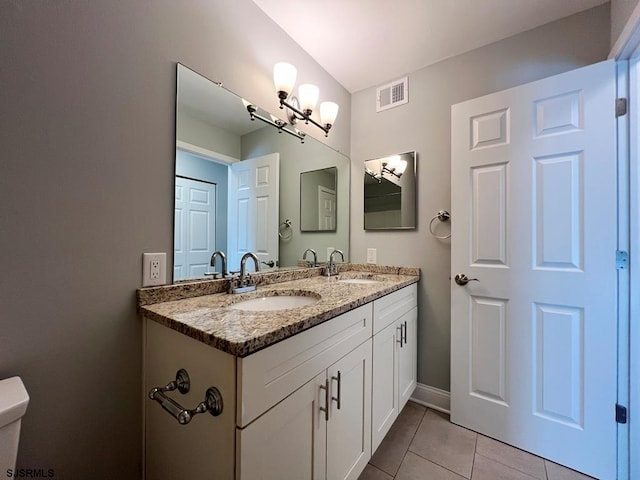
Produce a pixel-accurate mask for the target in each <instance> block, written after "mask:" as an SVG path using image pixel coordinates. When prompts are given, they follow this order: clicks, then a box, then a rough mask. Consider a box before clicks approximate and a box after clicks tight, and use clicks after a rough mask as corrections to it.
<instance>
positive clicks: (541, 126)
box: [451, 62, 617, 480]
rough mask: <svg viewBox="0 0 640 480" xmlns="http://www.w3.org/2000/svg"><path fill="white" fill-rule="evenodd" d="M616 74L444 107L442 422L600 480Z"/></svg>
mask: <svg viewBox="0 0 640 480" xmlns="http://www.w3.org/2000/svg"><path fill="white" fill-rule="evenodd" d="M614 73H615V65H614V63H613V62H603V63H599V64H596V65H592V66H589V67H585V68H581V69H579V70H575V71H572V72H568V73H565V74H562V75H558V76H555V77H551V78H548V79H545V80H541V81H537V82H534V83H530V84H527V85H523V86H520V87H516V88H513V89H510V90H506V91H503V92H499V93H496V94H492V95H488V96H486V97H482V98H478V99H475V100H471V101H468V102H464V103H461V104H458V105H454V106H453V107H452V193H451V194H452V216H453V218H454V219H455V221H454V222H453V223H452V253H451V267H452V270H451V278H452V286H451V370H452V371H451V420H452V421H453V422H454V423H457V424H460V425H463V426H465V427H468V428H470V429H472V430H475V431H478V432H481V433H483V434H485V435H488V436H490V437H494V438H497V439H499V440H502V441H504V442H506V443H509V444H512V445H515V446H517V447H519V448H522V449H524V450H528V451H530V452H533V453H535V454H538V455H540V456H543V457H545V458H549V459H551V460H553V461H555V462H558V463H561V464H564V465H567V466H569V467H571V468H574V469H576V470H580V471H583V472H585V473H587V474H589V475H592V476H595V477H597V478H599V479H602V480H612V479H614V478H615V477H616V430H617V429H616V423H615V414H614V408H615V403H616V383H617V381H616V376H617V367H616V358H617V344H616V338H617V337H616V335H617V333H616V330H617V328H616V318H617V317H616V315H617V302H616V297H617V291H616V279H617V274H616V266H615V252H616V246H617V238H616V232H617V214H616V208H617V190H616V188H617V187H616V176H617V172H616V150H615V141H616V140H615V139H616V131H615V117H614V113H613V105H614V100H615V88H614V78H615V77H614ZM459 273H463V274H466V275H467V276H468V277H469V278H474V279H476V278H477V279H478V280H479V281H470V282H469V283H468V284H466V285H464V286H460V285H458V284H456V283H457V282H455V281H453V279H454V277H455V275H456V274H459Z"/></svg>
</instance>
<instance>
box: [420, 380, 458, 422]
mask: <svg viewBox="0 0 640 480" xmlns="http://www.w3.org/2000/svg"><path fill="white" fill-rule="evenodd" d="M411 401H413V402H416V403H419V404H420V405H424V406H425V407H429V408H433V409H434V410H438V411H439V412H444V413H447V414H449V413H451V394H450V393H449V392H447V391H445V390H440V389H439V388H436V387H431V386H429V385H424V384H422V383H418V384H417V385H416V389H415V390H414V391H413V395H411Z"/></svg>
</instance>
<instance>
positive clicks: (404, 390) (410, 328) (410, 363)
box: [396, 308, 418, 410]
mask: <svg viewBox="0 0 640 480" xmlns="http://www.w3.org/2000/svg"><path fill="white" fill-rule="evenodd" d="M396 325H397V326H398V327H399V328H400V329H401V330H402V333H403V340H402V342H401V343H398V344H397V345H398V407H399V410H402V408H403V407H404V406H405V405H406V403H407V401H408V400H409V398H411V395H412V394H413V391H414V390H415V389H416V381H417V376H418V342H417V339H416V337H417V334H418V328H417V325H418V309H417V308H414V309H413V310H411V311H410V312H408V313H405V314H404V315H403V316H402V317H400V319H399V320H398V323H397V324H396ZM398 331H400V330H398Z"/></svg>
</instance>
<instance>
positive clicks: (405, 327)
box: [400, 320, 407, 346]
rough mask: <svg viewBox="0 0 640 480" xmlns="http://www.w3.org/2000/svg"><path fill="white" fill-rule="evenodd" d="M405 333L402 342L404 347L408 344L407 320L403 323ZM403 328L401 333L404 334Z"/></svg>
mask: <svg viewBox="0 0 640 480" xmlns="http://www.w3.org/2000/svg"><path fill="white" fill-rule="evenodd" d="M403 326H404V333H403V334H402V341H403V342H404V344H403V346H404V345H406V344H407V321H406V320H405V321H404V323H403ZM402 331H403V330H402V328H401V329H400V333H402Z"/></svg>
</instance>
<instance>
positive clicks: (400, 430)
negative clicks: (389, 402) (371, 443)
mask: <svg viewBox="0 0 640 480" xmlns="http://www.w3.org/2000/svg"><path fill="white" fill-rule="evenodd" d="M426 411H427V409H426V408H425V407H423V406H422V405H418V404H417V403H413V402H407V404H406V405H405V407H404V408H403V409H402V411H401V412H400V415H398V418H397V419H396V421H395V422H394V423H393V425H392V426H391V428H390V429H389V432H388V433H387V435H386V436H385V437H384V440H383V441H382V443H381V444H380V446H379V447H378V449H377V450H376V451H375V453H374V454H373V456H372V457H371V460H370V461H369V463H371V464H372V465H374V466H376V467H378V468H379V469H380V470H382V471H384V472H387V473H388V474H389V475H391V476H393V475H395V474H396V472H397V471H398V468H400V463H401V462H402V459H403V458H404V454H405V453H406V452H407V449H408V448H409V444H410V443H411V440H412V439H413V436H414V435H415V433H416V430H417V429H418V427H419V426H420V422H421V421H422V417H424V414H425V412H426Z"/></svg>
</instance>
